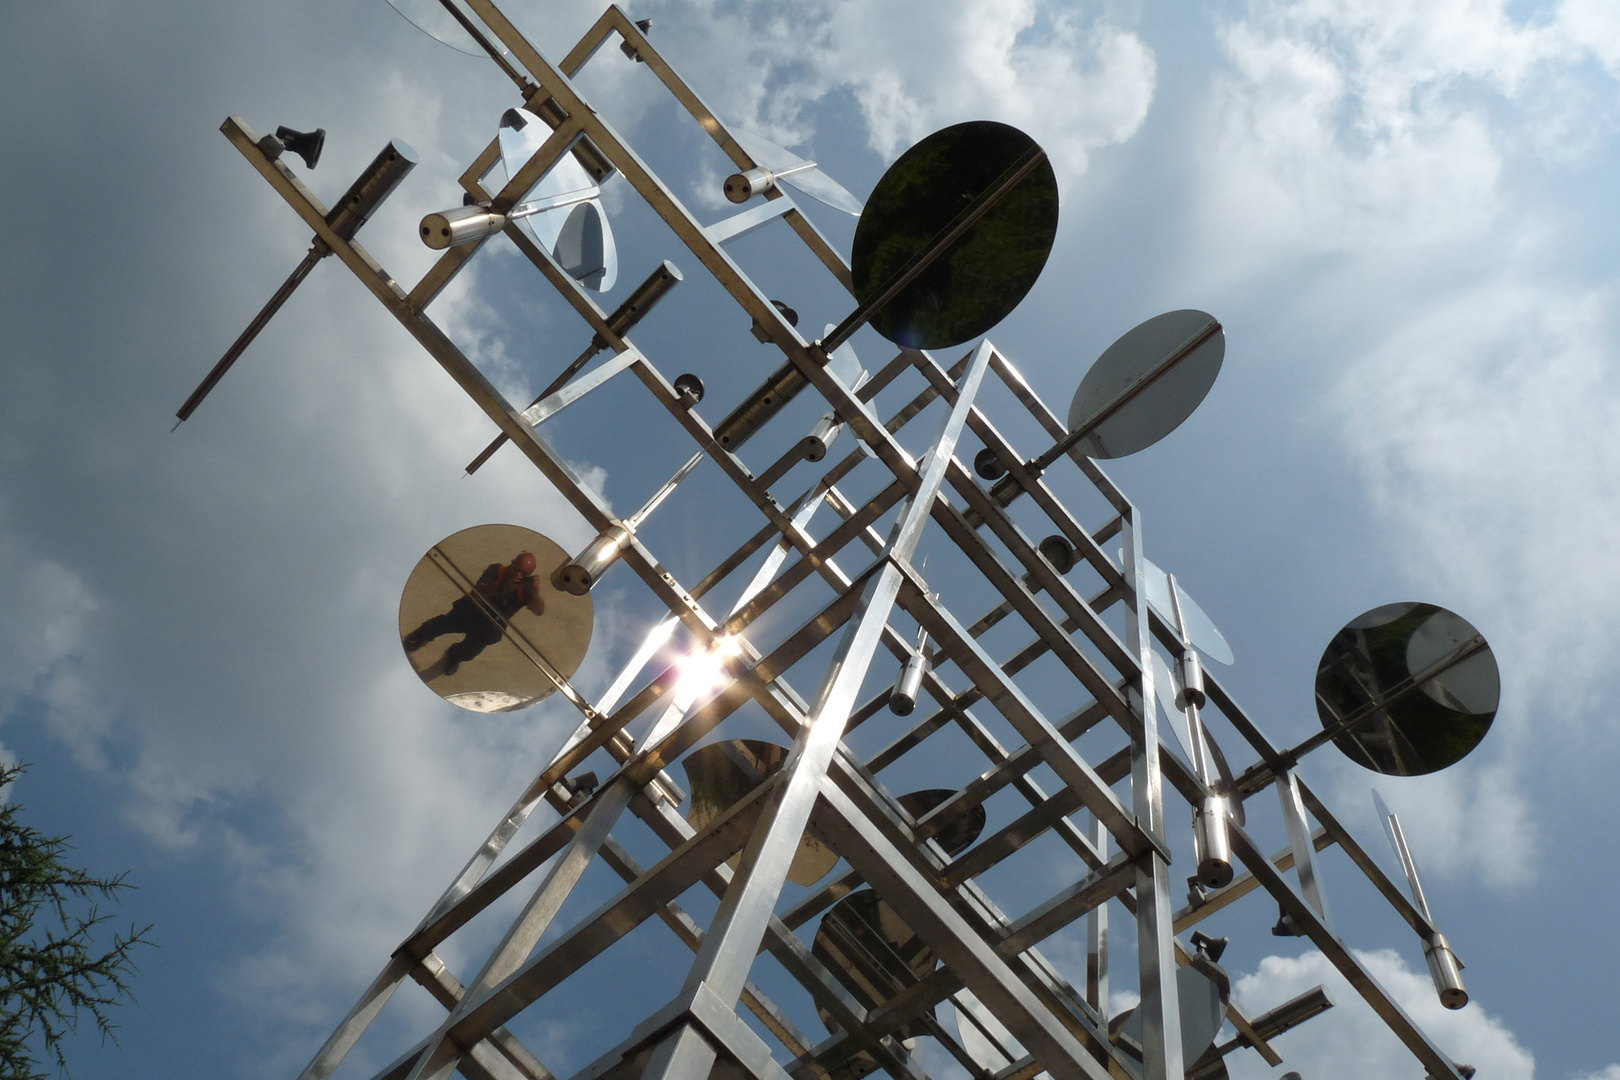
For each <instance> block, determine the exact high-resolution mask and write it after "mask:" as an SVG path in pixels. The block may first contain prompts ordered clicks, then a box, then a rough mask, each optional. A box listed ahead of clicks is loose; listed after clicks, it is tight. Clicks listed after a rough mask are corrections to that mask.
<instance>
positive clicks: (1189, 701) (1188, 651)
mask: <svg viewBox="0 0 1620 1080" xmlns="http://www.w3.org/2000/svg"><path fill="white" fill-rule="evenodd" d="M1180 662H1181V685H1180V686H1178V687H1176V708H1178V709H1185V708H1186V707H1187V706H1188V705H1195V706H1197V707H1198V708H1200V709H1202V708H1203V707H1204V702H1205V701H1206V700H1207V695H1206V694H1205V693H1204V668H1203V666H1202V665H1201V664H1199V662H1198V654H1197V653H1196V652H1194V651H1193V649H1192V646H1190V645H1189V646H1187V647H1186V648H1185V649H1184V650H1183V651H1182V653H1181V661H1180Z"/></svg>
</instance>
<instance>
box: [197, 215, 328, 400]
mask: <svg viewBox="0 0 1620 1080" xmlns="http://www.w3.org/2000/svg"><path fill="white" fill-rule="evenodd" d="M330 254H332V249H331V248H329V247H327V246H326V245H325V244H324V243H322V242H321V241H319V240H317V241H315V243H313V244H311V245H310V248H309V253H308V254H307V255H305V256H304V260H303V262H300V263H299V264H298V266H297V267H296V268H294V270H293V272H292V273H291V274H289V275H287V280H286V281H283V282H282V283H281V288H279V289H277V290H276V292H275V295H274V296H272V297H270V299H269V301H268V302H267V303H266V304H265V305H264V307H262V308H260V309H259V313H258V314H257V315H255V316H254V317H253V321H252V322H250V323H248V324H247V329H246V330H243V331H242V333H241V335H240V336H239V337H237V339H236V341H235V342H233V343H232V345H231V347H230V348H229V349H226V350H225V355H224V356H222V357H220V358H219V363H217V364H215V365H214V368H213V370H212V371H210V372H209V373H208V374H207V376H206V377H204V379H203V381H202V382H201V383H199V384H198V385H197V389H195V390H193V391H192V392H191V396H190V397H188V398H186V403H185V404H184V405H182V406H180V411H179V412H177V413H175V414H174V415H175V416H177V417H179V419H177V420H176V421H175V422H174V428H171V429H170V430H171V431H172V430H174V429H175V428H178V427H179V426H180V425H181V424H183V423H185V422H186V421H187V420H189V419H191V414H192V413H194V412H196V411H197V406H199V405H201V404H202V402H203V398H205V397H207V396H208V392H209V391H210V390H212V389H213V388H214V384H215V383H217V382H219V380H221V379H223V378H224V377H225V373H226V372H227V371H229V370H231V365H232V364H234V363H236V360H237V357H239V356H241V355H242V353H243V352H244V351H246V349H247V347H248V346H249V345H251V344H253V339H254V338H256V337H258V336H259V331H261V330H263V329H264V328H265V325H266V324H267V323H269V321H270V320H271V319H272V318H274V317H275V314H276V312H278V311H280V310H281V305H282V304H285V303H286V302H287V299H288V297H290V296H292V294H293V291H294V290H296V289H297V288H298V286H300V285H302V284H303V283H304V279H305V278H307V277H308V276H309V272H310V271H311V270H313V269H315V264H316V263H318V262H320V261H321V260H322V259H324V258H326V256H328V255H330Z"/></svg>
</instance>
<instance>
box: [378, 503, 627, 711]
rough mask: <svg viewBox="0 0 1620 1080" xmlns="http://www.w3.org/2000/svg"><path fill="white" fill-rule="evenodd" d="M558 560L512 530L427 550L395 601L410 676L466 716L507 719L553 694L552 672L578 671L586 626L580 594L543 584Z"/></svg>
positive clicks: (553, 550) (479, 531)
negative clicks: (503, 716) (491, 715)
mask: <svg viewBox="0 0 1620 1080" xmlns="http://www.w3.org/2000/svg"><path fill="white" fill-rule="evenodd" d="M568 558H569V556H568V553H567V552H566V551H564V550H563V549H562V548H560V547H558V546H557V544H556V543H555V542H554V541H552V540H549V539H547V538H546V537H544V536H541V535H540V534H539V533H537V532H535V531H534V530H533V529H525V528H522V527H521V526H518V525H478V526H474V527H473V528H471V529H463V530H461V531H460V532H458V533H456V534H454V535H453V536H449V537H446V538H445V539H443V540H441V541H439V542H438V543H437V544H435V545H433V547H431V548H429V549H428V553H427V554H426V555H423V556H422V558H421V561H419V562H418V563H417V564H416V568H415V569H414V570H412V571H411V576H410V578H409V579H408V580H407V581H406V582H405V591H404V593H403V595H401V596H400V599H399V640H400V644H401V645H402V646H403V647H404V649H405V656H406V658H407V659H409V660H410V662H411V667H412V668H413V669H414V670H415V671H416V674H417V677H418V678H420V679H421V680H422V681H423V682H424V683H426V684H427V687H428V689H429V690H432V691H433V692H434V693H435V694H438V695H439V696H440V697H442V698H444V700H446V701H448V702H450V704H452V705H458V706H460V707H461V708H463V709H468V710H470V711H472V712H481V713H490V712H512V711H514V710H516V709H524V708H527V707H529V706H530V705H533V704H534V703H535V702H537V701H539V700H540V699H541V698H543V697H546V696H547V695H549V694H551V693H553V692H554V691H555V690H556V689H557V682H556V680H555V679H554V678H553V677H552V676H553V674H555V675H558V676H561V677H562V678H564V679H566V678H569V677H570V676H572V675H573V674H574V672H576V671H578V670H579V665H580V663H581V662H582V661H583V660H584V659H585V651H586V650H587V649H588V648H590V644H591V628H592V625H593V624H594V621H595V619H594V614H593V609H592V606H591V598H590V596H589V594H587V595H585V596H572V595H570V594H568V593H565V592H562V591H560V590H558V589H556V588H555V587H553V586H552V584H551V575H552V571H554V570H556V569H557V568H558V567H560V566H562V565H563V564H564V563H566V562H567V561H568ZM531 560H532V562H533V565H532V567H531V566H530V565H529V563H530V561H531Z"/></svg>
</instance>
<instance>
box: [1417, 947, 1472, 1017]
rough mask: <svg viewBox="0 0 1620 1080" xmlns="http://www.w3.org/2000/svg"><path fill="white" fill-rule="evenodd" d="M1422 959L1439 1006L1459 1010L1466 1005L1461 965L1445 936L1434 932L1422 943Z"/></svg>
mask: <svg viewBox="0 0 1620 1080" xmlns="http://www.w3.org/2000/svg"><path fill="white" fill-rule="evenodd" d="M1423 959H1425V960H1427V961H1428V962H1429V978H1431V979H1433V980H1434V989H1435V992H1436V993H1437V994H1439V995H1440V1004H1442V1005H1444V1006H1445V1007H1446V1008H1448V1009H1460V1008H1462V1007H1463V1006H1464V1005H1467V1004H1468V989H1467V987H1465V986H1463V980H1462V964H1460V963H1458V961H1457V954H1456V953H1454V952H1452V951H1451V943H1450V942H1448V941H1447V940H1446V935H1444V934H1442V933H1439V932H1436V933H1434V934H1431V935H1429V937H1428V938H1427V939H1426V940H1425V941H1424V942H1423Z"/></svg>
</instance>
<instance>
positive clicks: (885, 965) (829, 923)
mask: <svg viewBox="0 0 1620 1080" xmlns="http://www.w3.org/2000/svg"><path fill="white" fill-rule="evenodd" d="M810 951H811V953H812V954H814V956H815V957H816V959H818V960H820V961H821V962H822V963H823V964H826V965H827V967H828V969H829V970H831V971H832V972H833V974H835V975H837V976H838V980H839V981H840V982H842V983H843V984H844V986H845V987H846V988H847V989H848V990H849V992H850V993H851V994H852V995H853V996H854V997H855V999H856V1000H857V1001H859V1002H860V1003H861V1004H862V1005H863V1006H864V1007H865V1008H867V1009H874V1008H876V1007H877V1006H879V1005H881V1004H883V1003H884V1002H885V1001H888V1000H889V999H890V998H892V997H894V995H896V994H898V993H899V992H900V991H901V990H904V989H905V988H906V987H908V986H910V985H911V984H912V983H914V982H916V981H917V980H918V979H921V978H922V977H924V976H925V975H927V974H929V973H930V972H932V971H933V970H934V967H935V965H936V963H937V958H936V957H935V955H934V951H933V949H931V948H929V947H928V945H927V944H926V943H924V941H923V940H922V938H920V937H918V936H917V934H916V933H915V932H914V931H913V930H912V929H911V927H910V926H909V925H907V923H906V921H905V920H904V919H902V918H901V917H900V915H899V914H898V913H897V912H896V911H895V910H894V909H893V908H891V907H890V906H889V905H888V904H886V903H884V902H883V901H882V900H880V899H879V898H878V895H877V893H875V892H873V891H872V890H871V889H861V890H860V891H859V892H854V893H851V894H850V895H848V896H846V897H844V898H843V899H842V900H840V901H838V903H836V904H834V905H833V907H832V909H831V910H830V911H828V912H827V914H826V915H825V916H823V917H822V920H821V927H820V929H818V930H817V931H816V937H815V941H814V942H812V943H811V946H810ZM817 1012H819V1013H820V1015H821V1020H822V1023H824V1024H826V1025H827V1030H828V1031H833V1032H836V1031H840V1030H842V1029H841V1028H839V1027H838V1025H837V1023H835V1022H834V1020H833V1018H832V1014H831V1013H829V1012H828V1011H827V1010H826V1009H825V1008H824V1007H822V1006H817ZM930 1015H932V1013H931V1012H930ZM895 1034H896V1036H898V1037H899V1038H902V1039H905V1038H913V1037H916V1036H918V1035H926V1034H928V1030H927V1028H926V1027H925V1026H924V1025H923V1024H921V1023H916V1022H914V1023H912V1024H909V1025H907V1026H906V1027H903V1028H901V1029H900V1030H899V1031H897V1032H895ZM867 1061H871V1059H870V1057H867ZM872 1067H873V1068H875V1067H876V1063H875V1062H873V1063H872ZM866 1071H870V1069H868V1070H866Z"/></svg>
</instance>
